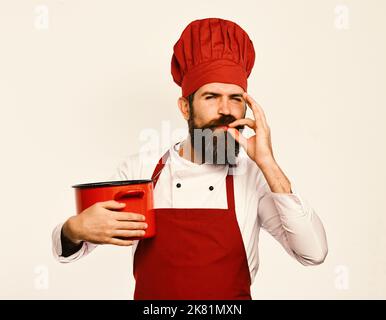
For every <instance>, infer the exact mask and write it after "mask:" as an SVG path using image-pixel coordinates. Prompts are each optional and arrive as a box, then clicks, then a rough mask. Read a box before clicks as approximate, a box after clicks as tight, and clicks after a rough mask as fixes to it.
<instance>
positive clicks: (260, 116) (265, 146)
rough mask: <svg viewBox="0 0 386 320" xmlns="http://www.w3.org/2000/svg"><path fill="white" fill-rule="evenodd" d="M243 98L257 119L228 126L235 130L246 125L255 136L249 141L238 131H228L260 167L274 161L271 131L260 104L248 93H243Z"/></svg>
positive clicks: (245, 120)
mask: <svg viewBox="0 0 386 320" xmlns="http://www.w3.org/2000/svg"><path fill="white" fill-rule="evenodd" d="M243 98H244V100H245V101H246V104H247V106H248V107H249V108H250V109H251V110H252V112H253V116H254V118H255V119H251V118H243V119H239V120H236V121H234V122H232V123H231V124H229V125H228V126H229V128H234V127H237V126H240V125H246V126H248V127H249V128H251V129H252V130H253V131H254V132H255V135H254V136H252V137H250V138H248V139H247V138H245V137H244V136H243V135H241V134H240V132H239V131H237V130H236V129H230V130H228V131H229V133H230V134H231V135H232V136H233V137H234V138H235V140H236V141H237V142H239V143H240V145H241V146H242V147H243V148H244V149H245V151H246V152H247V154H248V156H249V157H250V158H251V159H252V160H253V161H255V162H256V164H257V165H258V166H259V167H260V166H263V165H264V164H266V163H270V162H272V161H274V157H273V152H272V144H271V130H270V128H269V126H268V124H267V120H266V118H265V114H264V111H263V109H262V108H261V107H260V106H259V105H258V103H257V102H256V101H255V100H253V99H252V97H251V96H250V95H249V94H247V93H246V92H244V93H243Z"/></svg>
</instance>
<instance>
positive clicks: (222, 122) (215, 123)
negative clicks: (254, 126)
mask: <svg viewBox="0 0 386 320" xmlns="http://www.w3.org/2000/svg"><path fill="white" fill-rule="evenodd" d="M236 120H237V119H236V118H235V117H234V116H232V115H227V116H222V117H220V118H218V119H214V120H211V121H209V122H208V123H207V124H205V125H204V126H202V127H201V128H199V129H214V128H216V127H219V126H228V125H229V124H230V123H232V122H234V121H236ZM236 129H237V130H241V129H244V125H242V126H237V127H236Z"/></svg>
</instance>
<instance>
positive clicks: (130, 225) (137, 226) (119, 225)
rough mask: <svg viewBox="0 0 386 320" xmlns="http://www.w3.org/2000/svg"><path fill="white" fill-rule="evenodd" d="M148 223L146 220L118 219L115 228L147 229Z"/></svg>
mask: <svg viewBox="0 0 386 320" xmlns="http://www.w3.org/2000/svg"><path fill="white" fill-rule="evenodd" d="M147 227H148V225H147V223H145V222H129V221H117V222H116V227H115V229H119V230H145V229H147Z"/></svg>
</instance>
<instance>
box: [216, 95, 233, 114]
mask: <svg viewBox="0 0 386 320" xmlns="http://www.w3.org/2000/svg"><path fill="white" fill-rule="evenodd" d="M218 113H220V114H224V115H229V114H231V108H230V101H229V100H228V99H227V98H223V99H221V100H220V101H219V107H218Z"/></svg>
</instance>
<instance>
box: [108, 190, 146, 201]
mask: <svg viewBox="0 0 386 320" xmlns="http://www.w3.org/2000/svg"><path fill="white" fill-rule="evenodd" d="M144 194H145V192H143V190H126V191H120V192H118V193H117V194H116V195H115V196H114V200H116V201H119V200H122V199H125V198H142V197H143V196H144Z"/></svg>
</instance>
